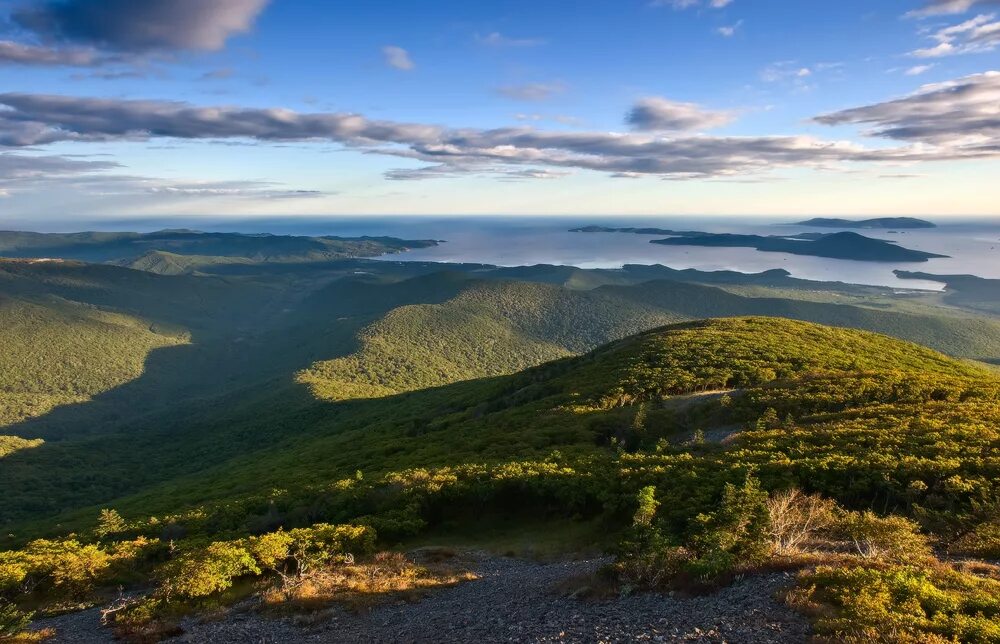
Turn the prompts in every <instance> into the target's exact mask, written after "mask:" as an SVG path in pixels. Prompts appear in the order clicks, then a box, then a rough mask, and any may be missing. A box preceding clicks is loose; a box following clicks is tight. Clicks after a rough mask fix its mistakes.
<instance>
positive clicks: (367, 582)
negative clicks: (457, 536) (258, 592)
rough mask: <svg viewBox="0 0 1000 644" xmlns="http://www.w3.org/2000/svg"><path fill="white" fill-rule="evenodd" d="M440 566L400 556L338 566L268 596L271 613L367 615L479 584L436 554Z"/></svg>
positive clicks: (266, 601)
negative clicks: (328, 609) (341, 610)
mask: <svg viewBox="0 0 1000 644" xmlns="http://www.w3.org/2000/svg"><path fill="white" fill-rule="evenodd" d="M433 558H436V559H438V561H436V562H429V563H427V564H426V565H419V566H418V565H417V564H415V563H413V561H411V560H410V559H408V558H406V556H404V555H403V554H401V553H398V552H382V553H379V554H377V555H375V556H374V557H373V558H372V560H371V561H368V562H364V563H355V564H349V565H337V566H331V567H329V568H326V569H323V570H319V571H316V572H315V573H313V574H311V575H309V577H308V578H306V579H304V580H302V581H301V583H299V584H297V585H295V586H294V587H291V588H281V587H274V588H271V589H269V590H267V591H265V592H264V593H262V598H263V600H264V605H265V607H267V608H270V609H277V610H285V609H291V610H292V611H297V610H301V609H310V608H319V607H325V606H326V605H328V604H331V603H337V604H341V605H344V606H347V607H348V608H349V609H351V610H363V609H365V608H370V607H371V606H373V605H375V604H378V603H381V602H384V601H386V600H388V599H393V600H400V599H402V600H405V601H416V600H418V599H420V598H421V597H423V596H424V595H426V594H427V593H428V592H429V591H431V590H435V589H439V588H447V587H450V586H455V585H457V584H460V583H462V582H465V581H471V580H473V579H476V578H477V577H476V575H475V574H474V573H472V572H469V571H468V570H463V569H461V568H460V567H456V566H453V565H451V564H450V563H444V561H447V560H449V559H451V557H448V556H446V555H445V554H443V553H434V557H433Z"/></svg>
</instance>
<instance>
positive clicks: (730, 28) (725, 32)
mask: <svg viewBox="0 0 1000 644" xmlns="http://www.w3.org/2000/svg"><path fill="white" fill-rule="evenodd" d="M742 26H743V21H742V20H737V21H736V23H735V24H732V25H723V26H721V27H719V28H717V29H716V30H715V33H717V34H719V35H720V36H722V37H724V38H732V37H733V36H735V35H736V32H737V30H739V28H740V27H742Z"/></svg>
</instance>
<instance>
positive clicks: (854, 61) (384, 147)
mask: <svg viewBox="0 0 1000 644" xmlns="http://www.w3.org/2000/svg"><path fill="white" fill-rule="evenodd" d="M998 15H1000V2H996V1H995V0H929V1H928V2H923V1H921V0H914V1H905V0H899V1H883V2H871V1H868V2H862V1H860V0H857V1H856V0H841V1H839V2H836V3H816V2H761V1H752V0H730V1H728V2H727V1H726V0H652V1H651V0H619V1H616V2H612V1H603V2H597V1H590V2H576V3H572V5H570V4H569V3H565V2H556V1H545V0H535V1H534V2H528V1H519V0H517V1H507V2H478V3H469V2H453V1H439V2H420V3H414V2H388V1H385V0H382V1H371V2H364V3H362V2H351V3H346V2H318V1H306V0H270V1H268V0H145V1H143V0H24V1H8V2H0V16H3V23H0V24H2V25H3V31H2V33H0V87H2V88H3V90H2V92H0V209H2V210H0V212H5V213H7V216H9V217H12V218H19V219H31V218H38V219H45V218H62V219H65V218H67V217H69V216H73V215H77V214H78V215H79V216H81V217H90V218H93V217H99V216H114V217H121V216H130V215H136V216H148V215H169V214H179V215H181V214H183V215H190V214H205V215H213V216H215V215H226V214H234V215H236V214H238V215H248V214H261V215H275V214H365V213H384V214H407V213H415V214H416V213H419V214H439V213H468V214H476V213H489V214H559V213H565V214H576V213H580V214H613V213H617V212H621V213H627V214H698V213H704V214H744V213H745V214H866V215H868V214H937V215H947V214H955V215H975V214H984V215H997V214H1000V199H998V198H997V196H998V195H997V191H996V189H995V187H994V184H995V179H994V177H996V176H998V172H1000V161H998V160H997V158H998V157H1000V75H998V74H995V73H991V72H992V70H995V69H1000V60H998V58H997V57H998V49H997V48H998V47H1000V17H998ZM278 110H281V111H278Z"/></svg>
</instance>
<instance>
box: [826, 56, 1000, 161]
mask: <svg viewBox="0 0 1000 644" xmlns="http://www.w3.org/2000/svg"><path fill="white" fill-rule="evenodd" d="M815 120H816V121H817V122H819V123H823V124H825V125H844V124H852V125H866V126H869V128H870V129H869V131H868V134H869V135H872V136H878V137H882V138H887V139H894V140H898V141H904V142H908V143H917V144H922V145H927V146H935V147H937V148H945V149H947V150H951V151H952V152H953V153H959V152H964V153H967V154H970V155H974V154H976V153H977V152H978V153H980V154H984V155H986V154H997V153H1000V72H996V71H992V72H985V73H982V74H973V75H971V76H966V77H964V78H959V79H956V80H952V81H948V82H945V83H936V84H932V85H925V86H923V87H921V88H920V89H919V90H918V91H917V92H916V93H914V94H911V95H910V96H907V97H904V98H900V99H897V100H893V101H887V102H884V103H875V104H872V105H867V106H863V107H856V108H853V109H847V110H842V111H840V112H834V113H832V114H826V115H823V116H820V117H818V118H816V119H815Z"/></svg>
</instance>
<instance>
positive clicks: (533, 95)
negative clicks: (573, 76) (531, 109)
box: [497, 82, 566, 101]
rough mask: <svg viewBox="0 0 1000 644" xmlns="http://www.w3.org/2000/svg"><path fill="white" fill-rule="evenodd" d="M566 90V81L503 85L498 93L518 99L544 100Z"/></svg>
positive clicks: (498, 89)
mask: <svg viewBox="0 0 1000 644" xmlns="http://www.w3.org/2000/svg"><path fill="white" fill-rule="evenodd" d="M565 91H566V85H565V84H564V83H558V82H556V83H525V84H523V85H503V86H501V87H498V88H497V93H498V94H500V95H501V96H506V97H507V98H512V99H514V100H516V101H544V100H547V99H550V98H552V97H553V96H555V95H557V94H562V93H563V92H565Z"/></svg>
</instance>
